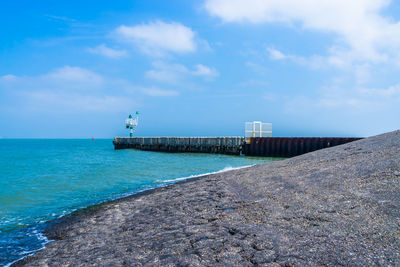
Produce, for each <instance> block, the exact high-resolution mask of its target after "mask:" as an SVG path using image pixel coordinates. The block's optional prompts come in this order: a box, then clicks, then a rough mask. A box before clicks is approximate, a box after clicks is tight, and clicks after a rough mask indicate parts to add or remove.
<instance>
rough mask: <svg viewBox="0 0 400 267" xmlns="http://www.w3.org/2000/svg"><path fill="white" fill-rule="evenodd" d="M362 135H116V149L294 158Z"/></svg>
mask: <svg viewBox="0 0 400 267" xmlns="http://www.w3.org/2000/svg"><path fill="white" fill-rule="evenodd" d="M359 139H362V138H340V137H251V138H249V139H247V141H246V140H245V138H243V137H132V138H129V137H116V138H115V139H114V141H113V143H114V148H115V149H125V148H135V149H140V150H148V151H160V152H178V153H179V152H180V153H182V152H192V153H214V154H227V155H240V154H244V155H247V156H262V157H293V156H297V155H301V154H305V153H308V152H312V151H315V150H318V149H323V148H328V147H334V146H337V145H342V144H346V143H349V142H353V141H356V140H359Z"/></svg>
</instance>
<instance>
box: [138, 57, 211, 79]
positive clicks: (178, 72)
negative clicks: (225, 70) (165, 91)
mask: <svg viewBox="0 0 400 267" xmlns="http://www.w3.org/2000/svg"><path fill="white" fill-rule="evenodd" d="M153 67H154V69H152V70H149V71H147V72H146V73H145V77H146V78H148V79H152V80H156V81H158V82H164V83H171V84H177V83H180V82H182V81H183V80H185V79H187V78H189V77H192V76H199V77H202V78H204V79H206V80H211V79H214V78H215V77H217V76H218V75H219V73H218V71H217V70H216V69H215V68H211V67H208V66H205V65H202V64H197V65H196V66H195V67H194V69H193V70H190V69H188V68H187V67H186V66H184V65H182V64H170V63H165V62H161V61H156V62H153Z"/></svg>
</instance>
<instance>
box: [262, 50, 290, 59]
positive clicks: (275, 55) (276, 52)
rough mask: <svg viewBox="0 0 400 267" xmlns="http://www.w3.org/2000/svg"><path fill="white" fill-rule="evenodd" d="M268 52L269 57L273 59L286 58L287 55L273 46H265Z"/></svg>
mask: <svg viewBox="0 0 400 267" xmlns="http://www.w3.org/2000/svg"><path fill="white" fill-rule="evenodd" d="M267 50H268V53H269V57H270V58H271V59H275V60H280V59H286V58H287V57H288V56H286V55H284V54H283V53H282V52H281V51H279V50H276V49H274V48H271V47H270V48H267Z"/></svg>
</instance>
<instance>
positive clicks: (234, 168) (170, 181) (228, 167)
mask: <svg viewBox="0 0 400 267" xmlns="http://www.w3.org/2000/svg"><path fill="white" fill-rule="evenodd" d="M253 166H255V164H253V165H247V166H241V167H231V166H227V167H225V168H223V169H222V170H219V171H215V172H207V173H202V174H196V175H190V176H186V177H179V178H173V179H168V180H156V182H157V183H172V182H178V181H183V180H188V179H192V178H198V177H202V176H206V175H210V174H217V173H222V172H227V171H232V170H239V169H244V168H249V167H253Z"/></svg>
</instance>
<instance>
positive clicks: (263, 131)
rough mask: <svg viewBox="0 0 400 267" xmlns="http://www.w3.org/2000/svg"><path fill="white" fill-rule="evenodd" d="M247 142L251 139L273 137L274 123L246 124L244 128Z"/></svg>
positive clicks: (256, 122)
mask: <svg viewBox="0 0 400 267" xmlns="http://www.w3.org/2000/svg"><path fill="white" fill-rule="evenodd" d="M244 137H245V138H246V141H248V139H249V138H250V137H272V123H263V122H261V121H253V122H246V123H245V127H244Z"/></svg>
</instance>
